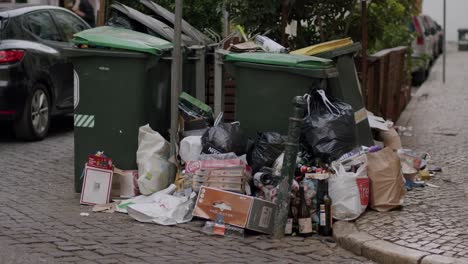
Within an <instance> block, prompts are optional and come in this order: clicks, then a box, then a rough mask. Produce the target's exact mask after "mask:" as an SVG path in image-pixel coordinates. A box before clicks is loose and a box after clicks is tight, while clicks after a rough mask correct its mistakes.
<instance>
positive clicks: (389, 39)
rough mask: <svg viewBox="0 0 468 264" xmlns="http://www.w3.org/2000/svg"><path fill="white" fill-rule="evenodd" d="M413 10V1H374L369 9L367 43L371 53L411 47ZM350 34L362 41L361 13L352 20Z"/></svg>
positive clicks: (355, 14) (356, 14) (356, 13)
mask: <svg viewBox="0 0 468 264" xmlns="http://www.w3.org/2000/svg"><path fill="white" fill-rule="evenodd" d="M412 9H413V1H412V0H374V1H372V2H371V3H370V5H369V7H368V18H367V21H368V23H367V41H368V50H369V53H374V52H376V51H379V50H382V49H387V48H393V47H397V46H410V44H411V41H412V39H413V36H412V34H411V32H410V31H409V29H408V23H409V22H410V21H411V15H412ZM349 33H350V35H351V37H352V38H353V39H354V40H356V41H361V39H362V38H361V12H360V10H357V12H355V13H354V14H353V16H352V18H351V23H350V30H349Z"/></svg>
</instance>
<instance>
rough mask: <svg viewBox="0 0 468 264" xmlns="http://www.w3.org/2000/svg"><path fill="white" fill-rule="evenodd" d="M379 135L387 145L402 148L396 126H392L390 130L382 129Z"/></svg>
mask: <svg viewBox="0 0 468 264" xmlns="http://www.w3.org/2000/svg"><path fill="white" fill-rule="evenodd" d="M379 136H380V140H382V141H383V143H384V146H385V147H389V148H391V149H393V150H397V149H401V148H402V146H401V139H400V135H398V133H397V132H396V130H395V129H394V128H390V129H389V130H388V131H380V133H379Z"/></svg>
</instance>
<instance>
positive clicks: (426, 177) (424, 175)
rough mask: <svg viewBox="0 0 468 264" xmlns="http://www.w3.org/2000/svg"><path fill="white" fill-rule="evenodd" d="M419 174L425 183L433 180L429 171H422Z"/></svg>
mask: <svg viewBox="0 0 468 264" xmlns="http://www.w3.org/2000/svg"><path fill="white" fill-rule="evenodd" d="M418 174H419V178H420V179H421V180H423V181H428V180H430V179H431V178H432V176H431V174H430V173H429V171H428V170H427V169H424V170H420V171H419V173H418Z"/></svg>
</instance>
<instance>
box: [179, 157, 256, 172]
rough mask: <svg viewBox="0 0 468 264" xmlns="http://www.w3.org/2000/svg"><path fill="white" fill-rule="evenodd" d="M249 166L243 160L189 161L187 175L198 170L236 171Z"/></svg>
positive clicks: (186, 167)
mask: <svg viewBox="0 0 468 264" xmlns="http://www.w3.org/2000/svg"><path fill="white" fill-rule="evenodd" d="M246 166H248V165H247V164H246V163H245V162H244V161H242V160H241V159H239V158H237V159H225V160H215V159H211V160H195V161H187V162H186V163H185V173H195V172H196V171H198V170H215V169H228V168H229V169H234V168H246V169H247V170H250V169H249V168H247V167H246Z"/></svg>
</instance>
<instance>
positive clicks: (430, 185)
mask: <svg viewBox="0 0 468 264" xmlns="http://www.w3.org/2000/svg"><path fill="white" fill-rule="evenodd" d="M426 185H427V186H429V187H432V188H440V186H438V185H435V184H431V183H427V182H426Z"/></svg>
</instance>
